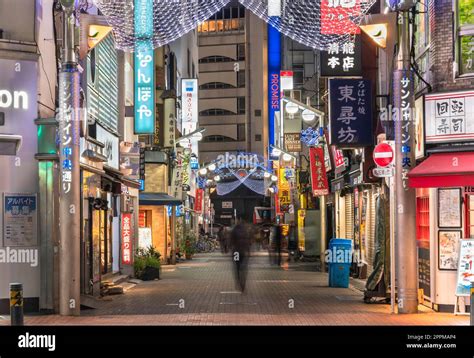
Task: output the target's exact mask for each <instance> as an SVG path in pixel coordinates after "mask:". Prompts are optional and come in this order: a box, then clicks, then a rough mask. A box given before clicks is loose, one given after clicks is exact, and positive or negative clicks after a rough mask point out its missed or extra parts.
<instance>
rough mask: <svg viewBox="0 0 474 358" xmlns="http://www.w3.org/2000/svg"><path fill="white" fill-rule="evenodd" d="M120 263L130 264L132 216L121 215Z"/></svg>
mask: <svg viewBox="0 0 474 358" xmlns="http://www.w3.org/2000/svg"><path fill="white" fill-rule="evenodd" d="M122 263H123V264H124V265H131V264H132V214H122Z"/></svg>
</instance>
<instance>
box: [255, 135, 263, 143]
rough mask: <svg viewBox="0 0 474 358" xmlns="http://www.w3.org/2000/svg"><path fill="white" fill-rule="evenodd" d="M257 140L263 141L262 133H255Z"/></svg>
mask: <svg viewBox="0 0 474 358" xmlns="http://www.w3.org/2000/svg"><path fill="white" fill-rule="evenodd" d="M255 141H256V142H261V141H262V135H261V134H255Z"/></svg>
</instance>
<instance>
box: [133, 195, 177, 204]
mask: <svg viewBox="0 0 474 358" xmlns="http://www.w3.org/2000/svg"><path fill="white" fill-rule="evenodd" d="M181 204H182V200H180V199H177V198H175V197H173V196H170V195H168V194H166V193H140V205H155V206H160V205H170V206H176V205H181Z"/></svg>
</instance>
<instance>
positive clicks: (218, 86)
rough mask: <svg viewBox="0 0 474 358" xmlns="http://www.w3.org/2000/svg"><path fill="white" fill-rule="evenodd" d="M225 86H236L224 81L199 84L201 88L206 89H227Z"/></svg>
mask: <svg viewBox="0 0 474 358" xmlns="http://www.w3.org/2000/svg"><path fill="white" fill-rule="evenodd" d="M225 88H235V87H234V86H232V85H231V84H228V83H223V82H209V83H205V84H203V85H201V86H199V89H202V90H206V89H225Z"/></svg>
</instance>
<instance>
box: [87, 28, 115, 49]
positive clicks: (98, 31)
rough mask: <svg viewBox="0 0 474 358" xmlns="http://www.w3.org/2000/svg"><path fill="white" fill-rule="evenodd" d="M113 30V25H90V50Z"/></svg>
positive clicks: (88, 37) (88, 41)
mask: <svg viewBox="0 0 474 358" xmlns="http://www.w3.org/2000/svg"><path fill="white" fill-rule="evenodd" d="M110 31H112V27H111V26H102V25H90V26H89V33H88V34H87V45H88V46H89V50H91V49H93V48H94V47H95V46H97V44H98V43H99V42H100V41H101V40H102V39H103V38H104V37H105V36H107V35H108V34H109V32H110Z"/></svg>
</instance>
